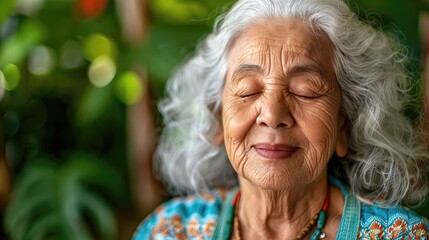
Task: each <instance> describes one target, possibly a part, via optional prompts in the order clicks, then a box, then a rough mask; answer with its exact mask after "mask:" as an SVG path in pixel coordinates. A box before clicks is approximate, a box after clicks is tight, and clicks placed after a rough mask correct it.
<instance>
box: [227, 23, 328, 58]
mask: <svg viewBox="0 0 429 240" xmlns="http://www.w3.org/2000/svg"><path fill="white" fill-rule="evenodd" d="M279 53H280V54H279ZM270 55H277V56H278V57H281V58H284V57H296V56H298V57H302V58H307V59H308V60H311V61H313V62H315V63H317V64H320V65H321V66H323V67H328V65H331V64H332V59H333V58H332V57H333V52H332V46H331V43H330V41H329V40H328V38H327V37H326V35H325V34H324V33H323V32H322V31H320V30H317V29H315V28H313V29H312V28H311V27H310V26H309V25H307V24H306V23H304V22H303V21H300V20H291V19H283V20H259V21H257V22H255V23H254V24H252V25H250V26H249V27H248V28H247V29H245V30H244V31H243V32H242V33H241V34H240V35H239V36H238V37H237V38H236V39H235V41H234V42H233V44H232V45H231V48H230V52H229V56H228V58H229V60H230V63H231V61H232V62H237V61H238V62H242V61H248V60H249V58H251V59H252V60H253V61H258V59H260V58H266V57H270V58H272V57H273V56H270ZM279 55H281V56H279ZM283 55H288V56H283ZM264 61H265V60H264ZM324 65H326V66H324Z"/></svg>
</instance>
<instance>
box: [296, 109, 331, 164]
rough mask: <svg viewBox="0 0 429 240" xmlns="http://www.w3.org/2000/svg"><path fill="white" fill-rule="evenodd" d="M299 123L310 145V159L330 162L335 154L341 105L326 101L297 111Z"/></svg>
mask: <svg viewBox="0 0 429 240" xmlns="http://www.w3.org/2000/svg"><path fill="white" fill-rule="evenodd" d="M297 112H298V115H299V114H300V116H298V117H297V119H301V121H299V122H298V124H299V125H300V128H301V129H302V131H303V133H304V135H305V137H306V138H307V140H308V144H309V146H308V147H309V151H308V154H309V156H308V157H309V158H312V159H321V160H329V159H330V158H331V156H332V154H333V152H334V149H335V145H336V144H335V143H336V136H337V131H338V126H337V125H338V113H339V103H337V102H336V101H326V102H321V103H318V104H316V105H314V106H311V107H308V108H307V109H306V107H302V109H301V111H297Z"/></svg>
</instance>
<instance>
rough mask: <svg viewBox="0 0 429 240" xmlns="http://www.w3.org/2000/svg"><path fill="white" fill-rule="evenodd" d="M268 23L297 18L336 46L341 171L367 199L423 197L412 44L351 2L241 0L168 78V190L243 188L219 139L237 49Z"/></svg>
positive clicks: (336, 162)
mask: <svg viewBox="0 0 429 240" xmlns="http://www.w3.org/2000/svg"><path fill="white" fill-rule="evenodd" d="M261 19H270V20H272V21H277V20H282V19H299V20H301V21H303V22H305V23H306V24H307V26H308V27H309V29H313V30H315V29H318V30H319V31H320V30H321V31H323V32H324V33H325V34H326V36H327V37H328V38H329V40H330V41H331V43H332V46H333V52H334V55H335V59H334V63H333V64H334V67H335V71H336V77H337V79H338V82H339V85H340V88H341V93H342V106H341V111H342V112H343V114H344V115H345V116H346V118H347V120H348V125H349V133H350V139H349V150H348V153H347V156H346V157H345V158H343V159H332V160H331V162H332V163H331V164H330V168H334V169H336V171H334V172H335V173H336V175H337V176H338V177H341V175H342V176H343V177H344V178H343V179H344V180H345V181H346V182H348V184H349V185H350V188H351V190H352V192H353V193H354V194H356V195H357V196H358V197H359V199H361V200H363V201H365V200H370V199H374V198H377V199H378V198H382V199H384V202H383V204H385V205H386V206H388V205H392V204H398V203H400V202H403V201H423V199H424V197H425V196H426V194H427V192H428V187H427V184H426V173H427V168H426V161H427V158H428V154H427V152H426V150H425V148H423V147H422V144H421V143H420V135H421V131H419V130H418V129H419V128H418V126H416V125H413V124H412V122H411V120H410V119H409V118H408V117H406V116H405V115H404V108H405V107H407V106H408V105H409V103H410V101H411V100H412V97H413V96H412V94H411V91H410V89H411V84H412V83H413V81H412V79H411V77H410V74H409V73H408V72H407V70H406V67H405V65H406V63H407V61H408V60H409V58H408V56H407V52H406V49H405V48H404V47H403V46H402V45H401V44H400V43H399V41H397V40H396V39H395V37H393V34H390V35H389V34H387V33H385V32H383V31H381V30H379V29H375V28H374V27H373V26H371V25H370V24H367V23H365V22H363V21H362V20H360V19H359V17H358V16H357V15H356V14H355V13H354V12H353V11H352V10H351V8H350V6H349V5H348V4H347V3H346V2H344V1H343V0H258V1H255V0H239V1H237V2H236V4H235V5H234V6H233V7H232V8H231V9H230V11H229V12H227V13H226V14H225V15H222V16H220V17H219V18H218V20H217V21H216V24H215V26H214V30H213V32H212V33H211V34H210V35H208V36H207V37H206V38H205V39H204V40H203V41H202V42H201V44H200V45H199V46H198V48H197V50H196V53H195V55H194V56H193V57H191V58H190V59H189V60H188V61H187V62H185V63H184V64H183V65H182V66H181V67H180V68H179V69H178V70H177V71H176V73H175V74H174V75H173V76H172V77H171V79H169V81H168V83H167V87H166V93H167V96H166V97H165V98H164V99H163V100H162V101H161V102H160V103H159V110H160V112H161V113H162V115H163V118H164V121H165V127H164V129H163V131H162V134H161V138H160V143H159V145H158V148H157V150H156V153H155V166H156V167H157V170H159V172H160V174H161V177H162V179H163V180H164V181H165V182H166V183H167V185H168V186H169V189H170V190H173V192H174V193H190V192H201V191H205V190H207V189H209V188H214V187H229V186H233V185H235V184H237V176H236V173H235V171H234V170H233V168H232V167H231V165H230V162H229V160H228V156H227V154H226V151H225V147H224V146H217V145H215V144H214V143H213V138H214V137H215V135H216V133H217V132H218V131H219V127H220V123H219V121H220V119H219V118H220V117H219V111H220V108H221V99H222V91H223V85H224V80H225V74H226V67H227V64H228V63H227V60H226V57H227V55H228V51H229V46H230V45H231V43H232V42H233V40H234V39H235V38H236V37H237V36H238V35H240V33H241V32H242V31H245V30H246V28H248V27H249V26H250V25H251V24H252V23H254V22H256V21H257V20H261ZM314 32H315V33H316V31H314Z"/></svg>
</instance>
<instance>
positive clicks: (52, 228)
mask: <svg viewBox="0 0 429 240" xmlns="http://www.w3.org/2000/svg"><path fill="white" fill-rule="evenodd" d="M123 184H124V183H123V182H122V180H121V178H120V176H119V175H118V173H117V172H116V171H115V170H114V169H112V167H111V166H108V164H106V163H104V162H102V161H101V160H100V159H97V158H95V157H93V156H88V155H85V154H76V155H74V156H72V157H70V159H67V160H66V163H65V164H62V165H59V164H56V163H55V161H52V160H47V159H40V160H39V159H37V160H36V159H34V160H33V161H31V162H30V163H29V164H28V165H27V166H26V167H25V169H24V171H23V172H22V173H21V174H20V176H19V179H18V181H17V183H16V186H15V193H14V197H13V200H12V201H11V203H10V205H9V207H8V209H7V211H6V215H5V219H6V222H5V226H6V230H7V231H8V232H9V233H10V237H11V238H12V239H34V240H37V239H40V240H44V239H82V240H83V239H94V236H98V237H96V238H97V239H106V240H108V239H116V237H115V236H117V235H118V227H117V224H116V219H115V213H114V212H113V210H112V209H111V207H110V206H109V205H108V203H107V202H106V199H104V198H103V196H102V195H100V194H98V193H99V192H103V193H105V194H106V196H109V195H111V194H113V195H114V196H115V197H116V198H120V196H121V195H123V194H124V193H123ZM94 189H95V190H96V191H95V190H94ZM110 197H111V196H110ZM88 226H91V227H92V228H91V229H90V228H88Z"/></svg>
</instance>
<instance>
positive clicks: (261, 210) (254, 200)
mask: <svg viewBox="0 0 429 240" xmlns="http://www.w3.org/2000/svg"><path fill="white" fill-rule="evenodd" d="M240 186H241V200H240V208H239V212H238V217H239V219H240V228H241V229H242V231H241V232H242V234H243V238H244V239H253V238H255V236H258V238H263V239H291V237H294V236H296V235H298V234H299V232H300V231H301V230H302V228H303V227H305V226H306V225H307V224H308V222H309V221H310V220H311V219H312V218H313V217H314V215H315V214H317V213H318V212H319V211H320V209H321V208H322V205H323V203H324V201H325V197H326V194H327V192H328V181H327V177H326V176H325V177H322V178H320V179H317V180H316V181H313V182H310V183H307V184H303V185H295V186H292V187H290V188H283V189H280V190H273V189H261V188H259V187H256V186H254V185H253V184H251V183H250V182H248V181H247V180H245V179H240Z"/></svg>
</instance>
